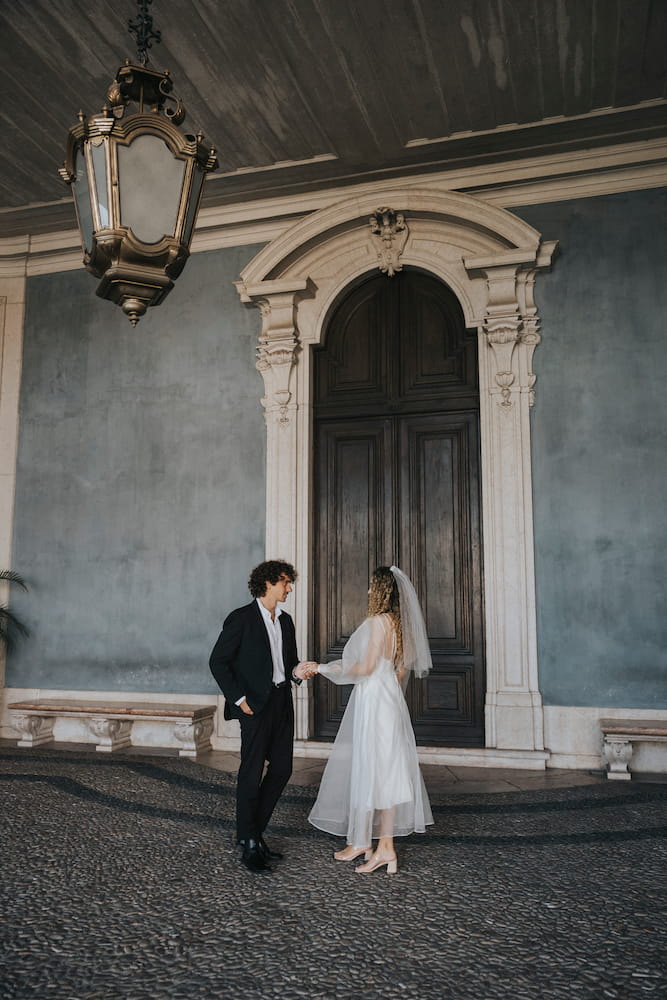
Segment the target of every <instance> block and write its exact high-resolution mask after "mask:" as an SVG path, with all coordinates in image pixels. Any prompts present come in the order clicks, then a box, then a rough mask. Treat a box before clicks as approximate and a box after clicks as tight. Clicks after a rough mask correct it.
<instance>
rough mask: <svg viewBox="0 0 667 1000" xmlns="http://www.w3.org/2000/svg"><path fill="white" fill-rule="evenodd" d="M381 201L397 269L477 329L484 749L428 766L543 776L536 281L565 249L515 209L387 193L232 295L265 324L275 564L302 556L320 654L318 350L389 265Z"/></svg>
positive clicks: (289, 249)
mask: <svg viewBox="0 0 667 1000" xmlns="http://www.w3.org/2000/svg"><path fill="white" fill-rule="evenodd" d="M380 198H381V203H382V204H383V205H384V206H392V207H391V208H390V209H386V211H388V212H390V213H391V212H393V213H395V214H396V215H398V214H399V213H400V216H401V219H402V231H401V242H400V246H399V244H398V242H396V243H394V242H393V237H392V236H391V234H390V235H389V237H388V240H389V243H390V244H391V247H393V250H392V253H394V265H396V260H395V258H396V254H398V255H399V256H400V264H399V265H398V266H395V269H396V270H399V271H400V269H401V267H402V268H403V269H406V270H407V269H409V268H413V269H415V270H418V271H422V272H428V273H429V274H431V275H435V276H437V277H438V278H439V279H440V280H441V281H442V282H443V283H445V284H446V285H447V287H449V288H450V289H452V290H453V291H454V293H455V294H456V298H457V299H458V301H459V302H460V305H461V308H462V310H463V314H464V316H465V326H466V327H467V328H468V329H476V330H477V343H478V364H479V385H480V443H481V479H482V523H483V528H484V532H483V543H484V623H485V637H486V650H485V658H486V698H485V712H484V747H483V748H480V747H472V746H471V747H467V748H465V747H464V748H455V747H439V748H438V747H434V748H433V752H432V753H431V754H430V755H429V754H426V755H425V757H424V759H426V758H428V759H429V760H432V761H433V762H441V761H451V762H452V763H457V764H458V763H466V764H480V765H482V764H487V763H491V764H492V765H493V766H501V765H508V766H521V767H529V768H540V769H541V768H543V767H544V762H545V760H546V758H547V756H548V753H547V752H546V751H545V750H544V737H543V719H542V700H541V695H540V690H539V677H538V669H537V642H536V612H535V580H534V563H533V536H532V530H533V527H532V492H531V449H530V407H531V405H532V403H533V400H534V397H535V383H536V375H535V373H534V371H533V367H532V362H533V354H534V352H535V348H536V347H537V345H538V344H539V342H540V334H539V332H538V331H539V325H540V321H539V315H538V310H537V307H536V305H535V299H534V287H535V280H536V276H537V275H538V273H539V272H541V271H544V270H546V269H548V268H549V266H550V262H551V259H552V256H553V253H554V250H555V247H556V244H555V243H553V242H545V241H543V240H542V236H541V234H540V233H538V232H537V231H536V230H534V229H532V228H531V227H530V226H529V225H527V223H525V222H523V221H522V220H520V219H519V218H517V217H516V216H514V215H512V214H511V213H510V212H506V211H504V210H502V209H499V208H497V207H495V206H493V205H491V204H488V203H486V202H484V201H481V200H478V199H476V198H472V197H470V196H469V195H463V194H458V193H456V192H451V191H440V190H431V189H427V188H424V189H422V188H416V187H415V188H411V187H407V188H406V187H402V188H397V189H392V188H391V187H390V186H389V185H386V186H385V185H382V186H380V187H378V188H373V189H372V190H369V191H367V192H365V193H355V194H354V195H352V196H350V197H349V198H347V199H345V200H344V201H341V202H336V203H335V204H331V205H328V206H327V207H325V208H322V209H321V210H320V211H317V212H314V213H312V215H309V216H307V217H305V218H303V219H301V220H300V221H298V222H296V223H295V224H294V225H293V226H291V227H289V228H288V229H287V230H286V231H285V232H283V233H282V234H281V235H279V236H277V237H276V238H275V239H274V240H273V241H272V242H271V243H269V244H267V246H266V247H264V249H263V250H261V251H260V252H259V253H258V254H257V256H256V257H255V258H254V259H253V260H252V261H251V262H250V263H249V264H248V266H247V267H246V268H245V269H244V270H243V272H242V275H241V277H242V280H241V281H239V282H237V284H236V287H237V289H238V292H239V295H240V297H241V300H242V301H243V302H245V303H248V304H250V303H252V304H254V305H256V306H257V307H258V308H259V309H260V311H261V315H262V331H261V334H260V337H259V342H258V359H257V368H258V370H259V371H260V373H261V375H262V380H263V383H264V394H263V396H262V406H263V407H264V413H265V417H266V428H267V450H266V458H267V462H266V497H267V505H266V552H267V554H272V555H274V554H276V553H280V554H281V555H282V556H284V557H288V558H291V559H292V560H293V561H294V563H295V565H296V566H297V567H298V569H299V586H298V587H297V588H295V592H294V594H293V595H292V601H291V605H290V609H291V610H293V612H294V615H295V620H296V626H297V637H298V641H299V649H300V651H301V652H302V654H303V655H308V656H310V655H312V650H313V647H314V635H313V631H312V625H313V615H312V612H311V608H312V603H313V601H314V600H315V593H314V590H315V581H314V580H313V579H312V569H313V562H314V559H313V548H314V544H313V494H312V490H313V474H312V473H313V463H314V461H315V456H314V448H313V437H312V433H313V424H312V418H313V401H312V391H313V378H312V372H311V369H312V363H313V360H314V359H313V352H312V351H311V350H310V347H311V345H317V344H321V343H323V341H324V337H325V333H326V330H327V326H328V323H329V321H330V317H331V310H332V308H334V307H335V305H336V303H337V302H339V301H340V297H341V295H344V294H345V292H346V289H349V288H351V287H352V285H353V284H354V283H355V282H357V281H359V280H362V278H363V276H364V275H367V274H368V273H369V272H371V271H373V270H374V268H376V267H377V268H379V269H382V267H386V259H385V256H384V255H383V254H380V255H378V246H377V234H376V233H375V224H374V226H373V230H372V231H371V230H370V227H369V218H370V216H371V214H372V213H375V212H377V211H378V205H379V204H380ZM383 211H384V209H383ZM383 246H384V243H383ZM401 247H402V249H401ZM387 280H389V281H393V280H394V278H390V279H389V278H388V279H387ZM408 569H409V567H408ZM364 605H365V600H364ZM359 613H360V614H361V613H363V609H362V608H359ZM310 692H311V684H310V683H309V684H308V685H306V684H302V685H301V687H300V688H299V691H298V695H297V698H296V706H295V708H296V734H297V743H296V746H297V748H298V749H299V750H303V751H304V752H306V753H309V752H310V751H311V750H312V749H314V748H317V743H316V742H314V743H313V744H312V745H310V744H309V743H308V741H309V740H312V737H313V735H314V730H313V712H312V708H313V705H312V698H311V693H310ZM300 741H303V744H302V745H301V746H300ZM324 746H325V744H320V745H319V748H318V749H319V750H320V751H321V749H323V748H324ZM508 762H512V763H511V764H509V763H508Z"/></svg>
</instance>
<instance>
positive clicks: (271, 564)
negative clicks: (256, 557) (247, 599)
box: [248, 559, 297, 597]
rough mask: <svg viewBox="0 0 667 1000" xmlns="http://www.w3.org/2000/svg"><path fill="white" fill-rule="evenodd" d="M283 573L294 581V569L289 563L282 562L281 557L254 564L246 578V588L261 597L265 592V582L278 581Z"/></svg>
mask: <svg viewBox="0 0 667 1000" xmlns="http://www.w3.org/2000/svg"><path fill="white" fill-rule="evenodd" d="M283 573H284V574H285V576H286V577H289V579H290V581H291V582H292V583H294V581H295V580H296V576H297V574H296V570H295V569H294V566H292V564H291V563H288V562H283V561H282V559H269V560H268V561H267V562H263V563H260V564H259V566H255V568H254V570H253V571H252V573H251V574H250V579H249V580H248V589H249V591H250V593H251V594H252V596H253V597H263V596H264V594H265V593H266V585H267V583H278V580H279V579H280V577H281V576H282V575H283Z"/></svg>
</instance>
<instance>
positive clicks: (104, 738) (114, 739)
mask: <svg viewBox="0 0 667 1000" xmlns="http://www.w3.org/2000/svg"><path fill="white" fill-rule="evenodd" d="M88 729H89V730H90V732H91V733H92V734H93V736H94V737H95V740H96V742H97V746H96V747H95V749H96V750H101V751H102V752H103V753H111V752H112V751H113V750H122V749H123V748H124V747H129V746H130V745H131V743H132V739H131V732H132V722H131V721H129V722H126V721H125V720H123V719H107V718H105V717H104V716H95V717H94V718H92V719H88Z"/></svg>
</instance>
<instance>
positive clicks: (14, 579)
mask: <svg viewBox="0 0 667 1000" xmlns="http://www.w3.org/2000/svg"><path fill="white" fill-rule="evenodd" d="M0 580H6V581H7V582H8V583H15V584H16V586H17V587H22V588H23V590H26V591H27V589H28V584H27V583H26V582H25V580H24V579H23V577H22V576H21V575H20V574H19V573H15V572H14V570H13V569H0Z"/></svg>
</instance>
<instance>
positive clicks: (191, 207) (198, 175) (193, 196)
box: [183, 164, 206, 247]
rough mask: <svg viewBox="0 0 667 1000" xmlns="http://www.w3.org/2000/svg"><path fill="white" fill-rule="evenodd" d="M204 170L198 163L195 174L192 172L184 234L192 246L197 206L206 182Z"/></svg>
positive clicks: (184, 240)
mask: <svg viewBox="0 0 667 1000" xmlns="http://www.w3.org/2000/svg"><path fill="white" fill-rule="evenodd" d="M205 176H206V175H205V174H204V171H203V170H202V169H201V167H200V166H199V165H198V164H196V165H195V168H194V171H193V174H192V186H191V188H190V200H189V202H188V214H187V218H186V220H185V233H184V236H183V242H184V243H185V245H186V246H188V247H189V246H190V240H191V239H192V230H193V227H194V224H195V216H196V215H197V208H198V207H199V196H200V194H201V189H202V184H203V183H204V177H205Z"/></svg>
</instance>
